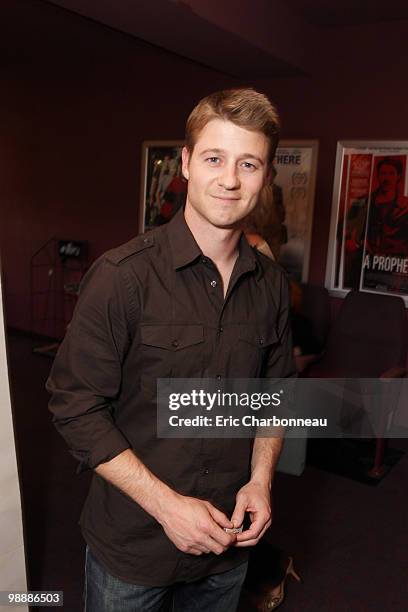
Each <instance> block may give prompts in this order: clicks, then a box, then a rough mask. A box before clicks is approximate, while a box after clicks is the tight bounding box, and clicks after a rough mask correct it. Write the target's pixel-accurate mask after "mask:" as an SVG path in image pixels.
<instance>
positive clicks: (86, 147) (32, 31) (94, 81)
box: [0, 0, 408, 330]
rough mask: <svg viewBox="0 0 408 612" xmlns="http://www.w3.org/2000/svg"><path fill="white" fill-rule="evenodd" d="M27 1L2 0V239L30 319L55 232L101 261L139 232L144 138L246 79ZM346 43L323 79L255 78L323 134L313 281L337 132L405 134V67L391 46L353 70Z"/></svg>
mask: <svg viewBox="0 0 408 612" xmlns="http://www.w3.org/2000/svg"><path fill="white" fill-rule="evenodd" d="M18 4H19V8H20V10H19V11H18V10H17V9H16V8H15V7H16V4H15V3H13V2H12V1H11V0H4V4H3V5H2V12H3V11H4V13H5V14H7V19H2V21H1V25H0V35H1V41H0V51H1V58H2V59H1V62H2V65H1V72H0V81H1V91H2V94H1V96H0V111H1V126H0V127H1V137H0V202H1V211H2V223H1V224H0V245H1V256H2V268H3V282H4V285H5V297H6V300H5V306H6V316H7V323H8V324H9V325H11V326H14V327H17V328H20V329H24V330H28V329H30V306H29V305H30V301H29V291H30V286H29V276H30V258H31V255H32V254H33V253H34V252H35V251H36V250H37V249H38V248H39V247H40V246H41V245H42V244H43V243H45V242H46V241H47V240H48V239H49V238H51V237H52V236H57V237H59V238H70V239H76V240H87V241H89V244H90V259H91V260H93V259H94V258H95V257H97V256H98V255H99V254H100V253H102V252H103V251H104V250H106V249H108V248H110V247H112V246H114V245H117V244H119V243H121V242H123V241H125V240H127V239H129V238H130V237H131V236H132V235H133V234H135V233H136V231H137V218H138V205H139V197H140V193H139V191H140V163H141V157H140V155H141V144H142V141H143V140H148V139H180V138H182V137H183V131H184V122H185V119H186V116H187V114H188V112H189V111H190V110H191V108H192V106H193V105H194V103H195V102H196V101H197V100H198V99H199V98H200V97H202V96H203V95H205V94H207V93H209V92H210V91H213V90H216V89H219V88H222V87H226V86H233V85H237V84H244V83H242V82H240V81H239V80H237V79H233V78H231V77H227V76H225V75H222V74H220V73H217V72H216V71H214V70H210V69H207V68H205V67H203V66H200V65H197V64H195V63H193V62H190V61H188V60H185V59H183V58H180V57H178V56H175V55H173V54H170V53H167V52H165V51H162V50H160V49H157V48H155V47H153V46H151V45H149V44H146V43H144V42H142V41H138V40H135V39H133V38H131V37H129V36H126V35H123V34H120V33H117V32H114V31H112V30H110V29H108V28H105V27H103V26H100V25H98V24H95V23H93V22H92V21H89V20H86V19H83V18H80V17H78V16H75V15H72V14H70V13H68V12H65V11H63V10H61V9H59V8H57V7H54V6H52V5H49V4H46V3H45V4H44V3H42V2H39V1H35V0H32V1H29V0H27V1H24V2H20V3H18ZM22 5H24V11H21V7H22ZM349 53H350V57H349V58H348V59H347V57H345V56H344V54H343V55H342V54H339V53H338V54H337V56H336V57H332V58H331V59H330V61H328V59H327V58H324V57H323V58H321V62H322V63H321V65H319V68H318V70H317V71H316V75H315V76H314V77H313V78H312V77H310V78H309V77H304V78H294V79H280V80H264V81H258V82H253V83H245V84H252V85H255V86H259V87H260V88H262V89H263V90H264V91H266V92H267V93H269V94H270V97H271V98H272V100H274V101H275V102H276V103H277V105H278V107H279V109H280V112H281V115H282V120H283V137H286V138H317V139H319V141H320V152H319V165H318V180H317V192H316V205H315V215H314V226H313V242H312V249H311V268H310V280H311V281H312V282H316V283H323V282H324V271H325V262H326V250H327V241H328V228H329V218H330V207H331V190H332V182H333V173H334V161H335V150H336V142H337V140H339V139H341V138H349V139H351V138H353V139H358V138H371V139H375V138H390V137H392V138H398V139H403V138H404V137H405V138H408V117H407V113H406V97H407V96H406V94H407V93H408V92H407V89H408V87H407V85H406V84H405V82H404V81H403V80H402V78H401V74H400V73H399V70H398V68H397V67H396V66H395V65H394V64H393V63H392V62H389V61H388V62H387V61H386V60H385V59H384V60H381V61H378V62H377V63H376V66H375V70H373V68H372V65H371V68H370V70H366V71H364V74H363V75H362V74H361V72H360V71H358V70H352V69H350V68H349V69H345V67H344V64H347V62H350V61H352V49H351V50H350V51H349ZM405 54H407V51H405ZM368 60H369V58H368V57H367V65H369V61H368Z"/></svg>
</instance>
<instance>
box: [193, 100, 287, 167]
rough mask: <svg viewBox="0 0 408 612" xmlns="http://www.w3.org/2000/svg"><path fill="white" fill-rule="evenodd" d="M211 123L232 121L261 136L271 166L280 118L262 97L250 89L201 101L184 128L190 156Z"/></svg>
mask: <svg viewBox="0 0 408 612" xmlns="http://www.w3.org/2000/svg"><path fill="white" fill-rule="evenodd" d="M212 119H224V120H227V121H231V122H232V123H235V125H238V126H239V127H242V128H245V129H247V130H251V131H253V132H261V133H262V134H264V135H265V136H266V137H267V139H268V140H269V145H270V146H269V156H268V161H269V162H270V163H271V162H272V160H273V158H274V156H275V151H276V147H277V146H278V142H279V127H280V125H279V116H278V113H277V110H276V108H275V107H274V106H273V105H272V104H271V102H270V101H269V99H268V98H267V97H266V96H265V95H264V94H262V93H260V92H259V91H256V90H255V89H252V88H245V89H241V88H237V89H224V90H223V91H217V92H215V93H213V94H210V95H209V96H206V97H205V98H203V99H202V100H200V102H199V103H198V104H197V105H196V106H195V107H194V108H193V110H192V112H191V113H190V116H189V118H188V119H187V124H186V147H187V148H188V150H189V151H190V152H192V151H193V149H194V145H195V143H196V142H197V138H198V135H199V133H200V132H201V130H202V129H203V128H204V127H205V126H206V125H207V123H208V122H209V121H211V120H212Z"/></svg>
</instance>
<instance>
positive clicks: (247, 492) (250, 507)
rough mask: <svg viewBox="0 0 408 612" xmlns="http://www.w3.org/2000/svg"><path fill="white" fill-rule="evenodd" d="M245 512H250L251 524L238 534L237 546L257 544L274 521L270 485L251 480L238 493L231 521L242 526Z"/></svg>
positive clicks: (236, 525)
mask: <svg viewBox="0 0 408 612" xmlns="http://www.w3.org/2000/svg"><path fill="white" fill-rule="evenodd" d="M245 512H249V516H250V518H251V526H250V528H249V529H246V530H245V531H243V532H242V533H238V534H237V541H236V544H235V546H240V547H243V546H255V544H257V543H258V542H259V540H260V539H261V538H262V536H263V535H264V533H265V531H266V530H267V529H268V528H269V527H270V525H271V523H272V510H271V497H270V489H269V486H267V485H265V484H261V483H259V482H254V481H252V480H250V481H249V482H248V484H246V485H245V486H243V487H242V488H241V489H240V490H239V491H238V493H237V499H236V505H235V509H234V513H233V515H232V517H231V521H232V522H233V523H234V527H240V526H241V525H242V523H243V521H244V517H245Z"/></svg>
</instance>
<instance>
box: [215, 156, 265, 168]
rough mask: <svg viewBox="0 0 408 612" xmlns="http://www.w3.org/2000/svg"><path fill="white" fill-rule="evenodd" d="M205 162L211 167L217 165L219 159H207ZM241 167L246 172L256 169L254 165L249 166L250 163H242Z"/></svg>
mask: <svg viewBox="0 0 408 612" xmlns="http://www.w3.org/2000/svg"><path fill="white" fill-rule="evenodd" d="M205 161H207V162H209V163H210V164H213V165H218V164H219V163H220V162H221V159H220V158H219V157H207V159H206V160H205ZM241 165H242V166H243V167H244V168H245V169H246V170H253V169H255V168H256V166H255V165H254V164H251V162H246V161H244V162H242V163H241Z"/></svg>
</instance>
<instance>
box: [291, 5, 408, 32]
mask: <svg viewBox="0 0 408 612" xmlns="http://www.w3.org/2000/svg"><path fill="white" fill-rule="evenodd" d="M286 1H287V3H288V4H289V6H290V7H291V8H292V9H293V11H294V12H296V13H297V14H298V15H299V16H301V17H302V18H303V19H304V20H305V21H306V22H307V23H309V24H312V25H315V26H321V27H344V26H353V25H369V24H372V23H385V22H390V21H404V20H408V0H387V1H386V0H380V1H378V0H286Z"/></svg>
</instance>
